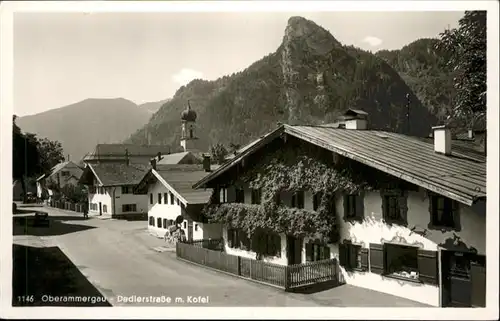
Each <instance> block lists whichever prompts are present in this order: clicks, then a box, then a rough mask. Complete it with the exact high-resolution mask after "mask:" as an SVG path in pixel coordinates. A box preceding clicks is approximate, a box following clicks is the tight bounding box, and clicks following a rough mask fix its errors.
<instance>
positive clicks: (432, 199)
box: [427, 192, 434, 226]
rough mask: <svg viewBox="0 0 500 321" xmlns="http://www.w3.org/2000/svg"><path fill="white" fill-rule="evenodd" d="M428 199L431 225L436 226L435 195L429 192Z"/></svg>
mask: <svg viewBox="0 0 500 321" xmlns="http://www.w3.org/2000/svg"><path fill="white" fill-rule="evenodd" d="M427 197H428V199H429V225H430V226H432V225H434V215H433V212H434V210H433V209H434V194H433V193H431V192H427Z"/></svg>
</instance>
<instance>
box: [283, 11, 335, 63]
mask: <svg viewBox="0 0 500 321" xmlns="http://www.w3.org/2000/svg"><path fill="white" fill-rule="evenodd" d="M291 42H294V43H297V44H300V46H301V47H302V48H303V49H307V50H308V51H312V53H316V54H318V55H324V54H326V53H328V52H329V51H331V50H332V49H333V48H334V47H335V46H337V45H338V46H340V45H341V44H340V42H338V41H337V39H335V38H334V37H333V36H332V35H331V34H330V32H328V31H327V30H326V29H324V28H323V27H321V26H318V25H317V24H316V23H315V22H314V21H311V20H307V19H306V18H303V17H299V16H294V17H291V18H290V19H288V24H287V26H286V28H285V36H284V37H283V44H284V45H289V44H290V43H291Z"/></svg>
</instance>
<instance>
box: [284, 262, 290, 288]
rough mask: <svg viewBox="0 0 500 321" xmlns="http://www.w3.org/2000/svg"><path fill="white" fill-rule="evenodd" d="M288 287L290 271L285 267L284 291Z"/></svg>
mask: <svg viewBox="0 0 500 321" xmlns="http://www.w3.org/2000/svg"><path fill="white" fill-rule="evenodd" d="M289 287H290V270H289V269H288V265H285V291H286V290H288V288H289Z"/></svg>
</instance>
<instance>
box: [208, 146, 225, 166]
mask: <svg viewBox="0 0 500 321" xmlns="http://www.w3.org/2000/svg"><path fill="white" fill-rule="evenodd" d="M210 154H211V157H212V159H213V160H214V161H215V162H216V163H217V164H219V165H220V164H222V163H224V160H225V158H226V156H227V154H228V151H227V149H226V147H224V145H223V144H221V143H217V144H215V145H212V147H211V148H210Z"/></svg>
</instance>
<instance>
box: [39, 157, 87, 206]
mask: <svg viewBox="0 0 500 321" xmlns="http://www.w3.org/2000/svg"><path fill="white" fill-rule="evenodd" d="M82 173H83V169H82V168H81V167H80V166H78V165H77V164H75V163H74V162H72V161H66V162H62V163H59V164H57V165H55V166H54V167H53V168H52V169H51V170H50V172H49V173H46V174H43V175H42V176H40V177H39V178H37V181H36V190H37V196H38V197H39V198H41V197H42V194H44V193H47V195H49V199H50V196H51V195H53V193H54V189H61V188H63V187H64V186H66V185H73V186H76V185H77V184H78V181H79V179H80V176H81V175H82Z"/></svg>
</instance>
